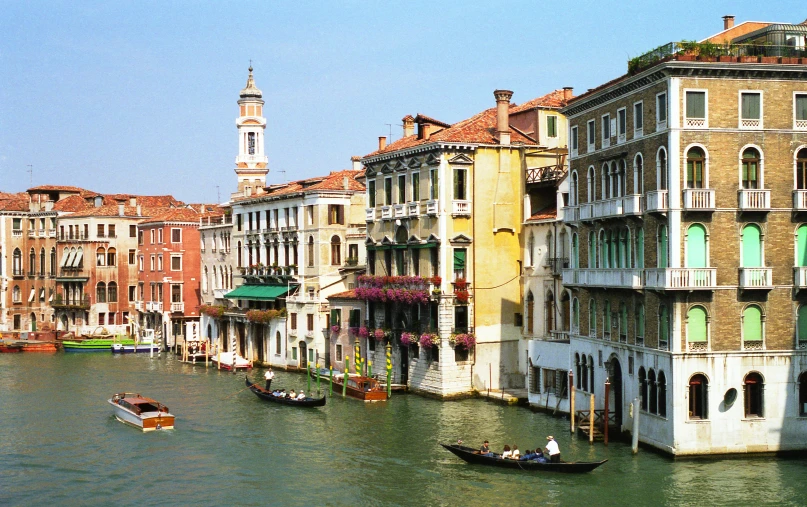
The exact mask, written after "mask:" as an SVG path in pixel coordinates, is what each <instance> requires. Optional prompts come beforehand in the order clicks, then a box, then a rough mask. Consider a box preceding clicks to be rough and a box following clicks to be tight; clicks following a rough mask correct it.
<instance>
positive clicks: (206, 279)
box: [202, 266, 210, 292]
mask: <svg viewBox="0 0 807 507" xmlns="http://www.w3.org/2000/svg"><path fill="white" fill-rule="evenodd" d="M209 276H210V273H209V272H208V271H207V266H205V272H204V275H202V292H207V284H208V282H209Z"/></svg>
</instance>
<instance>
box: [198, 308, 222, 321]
mask: <svg viewBox="0 0 807 507" xmlns="http://www.w3.org/2000/svg"><path fill="white" fill-rule="evenodd" d="M199 312H200V313H203V314H205V315H207V316H208V317H213V318H216V319H219V318H221V317H222V316H223V315H224V307H223V306H221V305H202V306H200V307H199Z"/></svg>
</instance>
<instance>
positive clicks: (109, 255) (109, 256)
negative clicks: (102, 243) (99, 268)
mask: <svg viewBox="0 0 807 507" xmlns="http://www.w3.org/2000/svg"><path fill="white" fill-rule="evenodd" d="M117 258H118V256H117V252H116V251H115V249H114V248H111V247H110V248H109V250H107V251H106V265H107V266H117V264H118V261H117Z"/></svg>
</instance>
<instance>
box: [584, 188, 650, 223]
mask: <svg viewBox="0 0 807 507" xmlns="http://www.w3.org/2000/svg"><path fill="white" fill-rule="evenodd" d="M641 213H642V196H641V195H639V194H631V195H625V196H621V197H613V198H610V199H603V200H599V201H594V202H587V203H584V204H583V205H582V206H581V207H580V219H581V220H593V219H598V218H608V217H617V216H624V215H638V214H641Z"/></svg>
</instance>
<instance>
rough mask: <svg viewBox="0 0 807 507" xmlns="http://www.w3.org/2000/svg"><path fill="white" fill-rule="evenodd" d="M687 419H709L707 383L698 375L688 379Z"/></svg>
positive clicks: (704, 378) (703, 377)
mask: <svg viewBox="0 0 807 507" xmlns="http://www.w3.org/2000/svg"><path fill="white" fill-rule="evenodd" d="M689 418H690V419H708V418H709V381H708V380H707V379H706V376H704V375H702V374H700V373H698V374H696V375H692V377H690V378H689Z"/></svg>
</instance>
